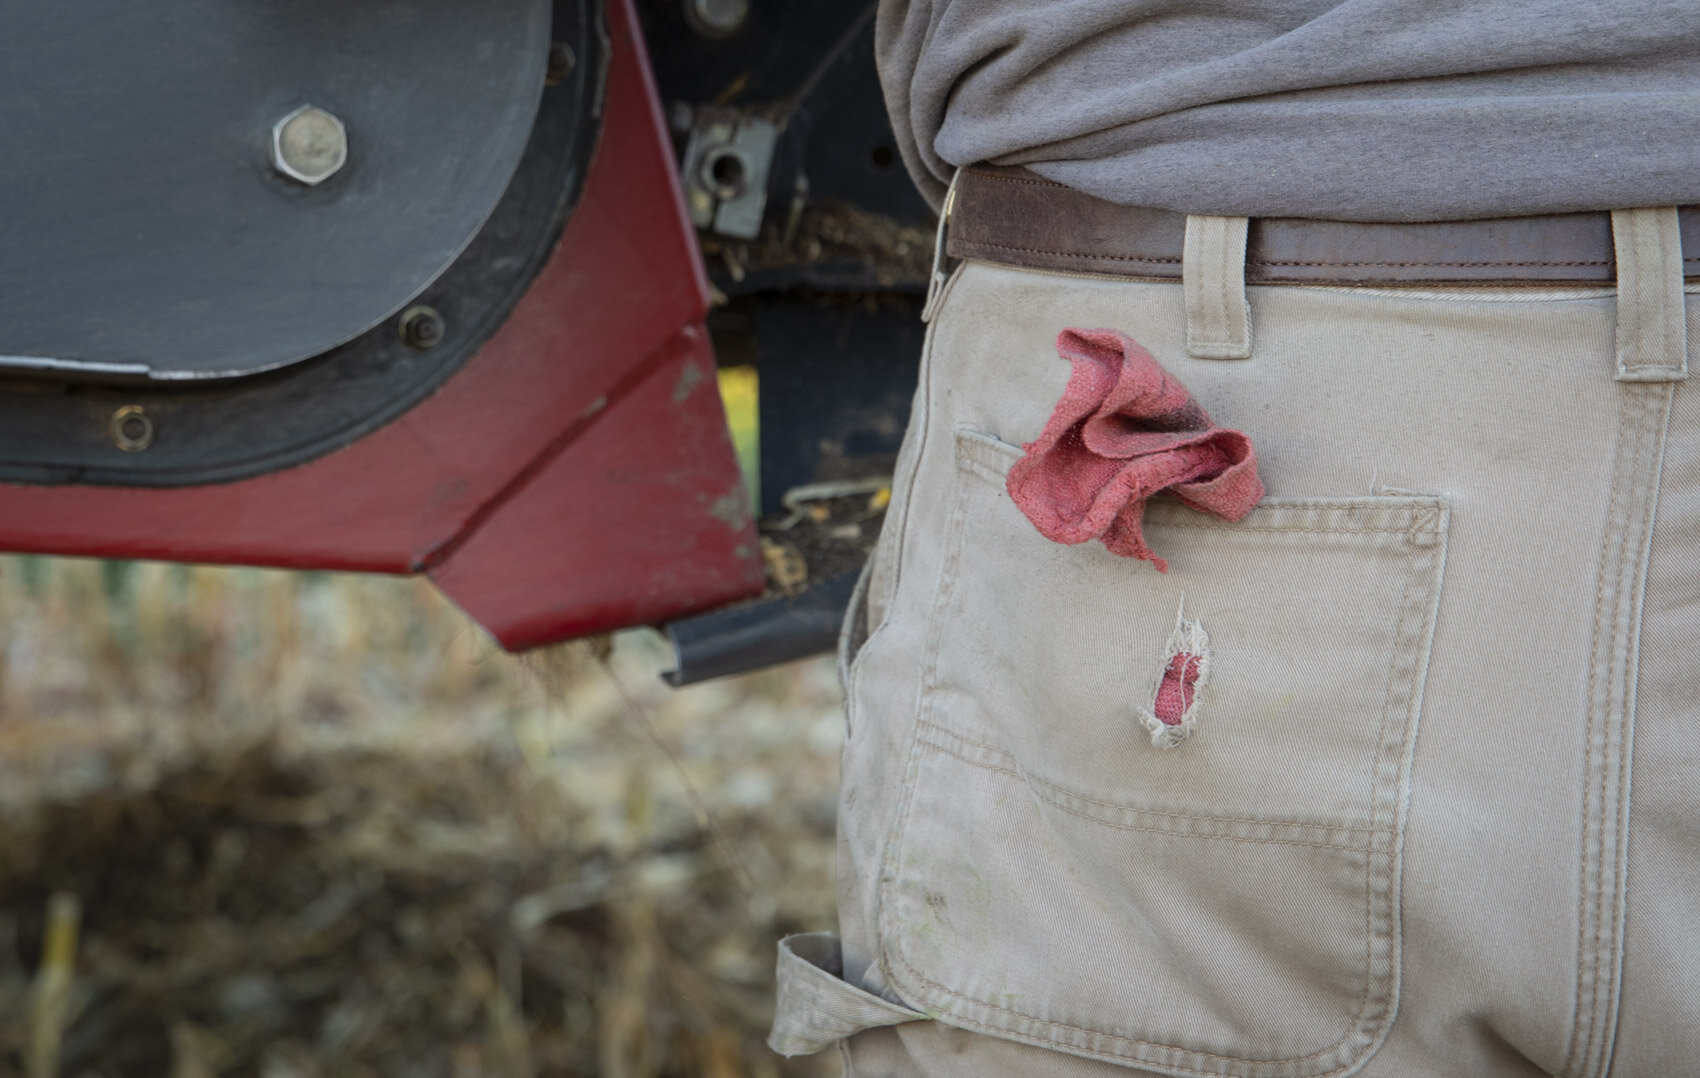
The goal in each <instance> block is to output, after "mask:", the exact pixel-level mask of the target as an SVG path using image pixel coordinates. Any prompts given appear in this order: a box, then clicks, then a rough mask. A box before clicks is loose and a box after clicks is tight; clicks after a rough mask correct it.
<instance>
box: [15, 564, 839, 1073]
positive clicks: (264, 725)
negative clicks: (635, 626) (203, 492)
mask: <svg viewBox="0 0 1700 1078" xmlns="http://www.w3.org/2000/svg"><path fill="white" fill-rule="evenodd" d="M668 665H669V662H668V656H667V655H666V648H665V646H664V644H663V643H662V641H661V640H660V638H659V637H658V636H656V635H655V634H653V633H648V632H634V633H629V634H622V635H621V636H619V637H616V638H615V639H614V640H613V641H611V646H610V647H609V648H607V649H603V651H602V652H599V650H598V649H597V648H593V647H590V646H585V645H575V646H571V647H565V648H559V649H553V650H550V651H548V652H546V653H542V654H533V655H531V656H527V657H525V658H523V659H516V658H514V657H512V656H508V655H505V654H503V653H501V652H499V651H497V650H496V649H494V648H493V647H492V646H491V645H489V644H488V643H487V642H486V641H485V640H484V638H483V637H482V636H481V635H480V634H479V633H478V631H477V630H476V629H474V628H472V627H470V626H469V625H468V624H467V623H466V622H465V620H464V619H463V618H462V617H461V616H460V615H459V614H458V613H457V612H456V611H455V610H453V609H452V608H451V607H450V606H449V605H448V604H447V603H446V602H445V601H443V600H442V599H441V598H439V597H438V596H437V595H436V594H435V593H434V592H433V591H432V590H431V589H430V588H429V587H428V586H427V585H424V584H422V583H419V582H416V581H409V580H393V579H382V578H369V577H348V576H334V575H325V574H287V573H270V572H260V571H253V570H213V569H201V568H182V567H170V566H161V565H150V564H136V565H130V564H116V563H99V562H83V561H69V560H51V559H40V558H0V1075H12V1074H17V1075H24V1076H27V1078H46V1076H47V1075H60V1074H62V1075H65V1076H67V1078H95V1076H100V1078H121V1076H122V1078H127V1076H131V1075H138V1076H149V1078H156V1076H169V1078H210V1076H214V1075H260V1076H262V1078H315V1076H327V1078H330V1076H345V1075H346V1076H366V1075H385V1076H387V1075H407V1076H425V1078H430V1076H439V1075H440V1076H444V1078H472V1076H483V1075H488V1076H500V1078H510V1076H517V1078H524V1076H534V1075H535V1076H542V1075H605V1076H609V1078H656V1076H675V1075H681V1076H682V1075H703V1076H708V1078H731V1076H741V1075H755V1076H781V1075H795V1076H815V1075H827V1074H835V1073H837V1065H836V1061H835V1060H834V1059H830V1058H827V1059H812V1060H799V1061H789V1062H788V1061H785V1060H781V1059H779V1058H778V1057H776V1056H773V1055H772V1054H771V1053H769V1052H768V1051H767V1049H766V1048H765V1047H764V1046H763V1044H762V1038H763V1037H764V1036H765V1033H766V1028H767V1024H768V1021H769V1019H770V1017H771V993H772V977H773V972H772V965H773V944H774V941H775V940H776V939H777V938H778V937H780V936H781V935H784V934H786V933H788V932H795V931H810V930H817V929H821V928H829V927H831V925H832V923H833V914H832V909H833V894H832V851H833V843H832V834H833V804H834V797H835V786H836V780H837V752H838V744H839V739H840V738H841V736H842V729H843V727H842V721H841V719H840V717H839V714H838V689H837V686H836V684H835V680H834V675H833V672H832V667H831V664H830V663H829V662H828V661H826V660H817V661H813V662H808V663H801V664H795V665H793V666H790V667H786V668H782V669H779V670H775V671H770V672H766V673H763V674H758V675H754V676H750V677H745V678H739V679H732V680H727V681H723V682H716V683H710V684H707V685H702V686H696V687H693V688H689V689H684V690H670V689H667V688H666V687H665V686H663V685H662V684H661V683H660V681H659V680H658V678H657V674H658V673H659V672H660V671H661V670H664V669H666V668H667V666H668Z"/></svg>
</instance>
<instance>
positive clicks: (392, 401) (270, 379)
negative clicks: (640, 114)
mask: <svg viewBox="0 0 1700 1078" xmlns="http://www.w3.org/2000/svg"><path fill="white" fill-rule="evenodd" d="M0 2H3V0H0ZM553 9H554V10H553V21H552V26H551V27H547V28H546V29H545V33H544V34H543V39H544V44H545V45H546V46H548V48H549V51H550V52H551V53H552V54H553V55H554V56H555V57H557V58H558V59H557V62H555V63H553V64H552V65H551V70H550V71H549V73H548V75H547V79H546V80H545V76H544V75H543V73H539V76H538V78H539V81H540V83H543V88H542V98H541V101H540V102H539V104H538V108H537V118H536V122H535V124H533V125H532V127H531V132H530V134H531V137H530V140H529V142H527V143H526V146H525V150H524V153H523V154H522V155H521V158H520V162H519V167H518V168H517V169H516V170H515V172H514V176H513V180H512V182H511V183H510V184H509V185H508V188H507V191H506V192H505V193H503V194H502V196H501V199H500V201H498V203H497V204H496V208H495V209H494V210H493V211H492V212H491V214H490V216H489V219H488V220H486V221H485V222H484V226H483V228H482V229H480V230H479V232H478V234H477V235H476V236H475V237H473V239H472V241H471V243H469V244H468V245H467V247H466V249H465V250H464V251H462V252H461V253H460V255H459V257H457V258H456V259H455V260H454V261H453V263H452V264H451V265H450V266H449V268H448V269H447V270H445V271H444V272H443V274H442V275H441V276H440V277H438V278H437V279H436V280H434V281H432V282H431V283H430V284H429V285H427V286H426V287H425V288H423V289H422V290H420V291H419V292H418V293H416V294H414V295H411V296H408V297H406V298H405V301H404V302H402V303H400V304H399V305H398V306H399V307H400V310H398V311H396V312H395V313H394V315H392V316H391V317H387V318H385V319H384V320H383V321H382V322H381V323H379V324H378V325H377V326H375V327H373V328H372V329H370V330H367V331H366V332H365V333H362V334H360V335H359V336H357V337H355V338H354V339H353V340H351V341H348V342H347V343H345V344H341V345H338V346H337V347H335V348H332V349H330V350H329V351H328V352H325V353H324V354H322V355H319V356H315V357H313V358H311V359H308V360H304V361H302V362H299V363H293V364H290V365H288V366H286V367H283V368H281V369H278V370H274V371H270V372H268V373H264V374H256V375H252V376H250V377H245V378H236V379H225V380H209V379H195V380H189V381H149V382H141V383H130V384H123V383H118V382H111V381H109V382H106V383H104V384H103V383H102V382H100V381H96V380H91V379H89V378H86V377H84V378H78V379H67V378H64V377H60V378H57V379H54V378H44V377H41V376H40V375H39V374H38V375H36V376H32V377H27V378H15V377H13V378H9V377H8V376H7V374H6V372H5V371H3V370H0V482H7V483H48V484H55V483H89V484H98V485H117V486H144V487H172V486H183V485H189V484H196V483H218V482H228V481H232V480H239V479H244V478H248V477H250V476H255V475H261V474H264V473H267V472H272V471H276V470H278V469H280V468H286V467H290V466H292V465H296V464H301V463H304V462H306V461H309V460H312V459H314V458H316V457H320V456H323V455H324V454H326V453H329V452H331V451H333V450H335V449H338V448H341V447H342V446H345V445H348V444H350V443H351V442H353V441H355V440H356V439H358V438H360V437H362V436H364V435H366V434H368V433H370V432H371V431H373V430H376V429H377V428H378V427H381V426H383V425H384V424H385V423H387V422H389V421H390V420H392V419H394V418H396V417H397V416H399V415H401V414H403V413H404V412H406V411H407V410H408V409H409V408H411V407H413V406H414V405H415V404H417V403H418V402H419V401H421V400H423V399H424V398H425V397H426V396H428V395H430V393H431V392H432V391H434V390H435V389H436V388H437V387H439V386H441V385H442V384H443V383H444V382H445V381H447V380H448V378H449V377H450V376H451V375H453V374H454V373H455V372H456V371H458V370H459V369H460V368H461V367H462V366H464V365H465V364H466V362H467V360H468V359H470V358H471V357H472V356H473V355H474V354H476V353H477V351H478V349H479V348H480V347H481V346H482V345H483V343H484V342H485V341H486V340H488V339H489V337H490V335H491V334H493V333H494V332H495V331H496V330H497V328H498V327H500V326H501V324H502V323H503V321H504V320H506V318H507V317H508V314H509V313H510V312H511V311H512V310H513V307H514V305H515V304H516V303H517V302H518V301H519V299H520V297H521V296H522V295H523V294H524V293H525V290H526V288H527V287H528V286H529V285H530V283H531V282H532V280H533V279H534V278H535V277H536V276H537V273H538V271H539V270H540V269H541V267H542V266H543V265H544V263H545V262H546V261H547V259H548V256H549V252H550V251H551V250H552V249H553V248H554V246H555V244H556V242H557V240H558V239H559V237H560V234H561V229H562V227H563V226H564V224H565V222H566V221H567V219H568V217H569V216H570V214H571V212H572V208H573V206H574V205H575V203H576V202H577V200H578V197H579V193H580V191H581V190H582V189H583V184H584V179H585V174H586V170H587V168H588V166H589V162H590V159H591V154H592V151H593V150H594V148H595V144H596V139H597V135H598V132H599V123H600V118H601V117H600V113H601V105H602V99H603V92H604V80H605V77H606V74H607V57H608V46H607V34H606V30H605V29H604V27H603V24H602V9H601V5H600V4H599V3H596V2H595V0H554V4H553ZM427 311H428V312H429V315H427V314H425V312H427ZM131 408H140V409H142V410H143V411H144V412H145V414H146V415H147V417H148V420H149V423H150V427H151V429H150V431H149V432H148V434H149V437H148V439H147V445H146V447H145V448H137V447H136V446H135V445H134V444H122V443H124V439H123V438H122V437H121V436H122V435H123V434H124V432H123V431H122V430H117V429H116V428H115V426H114V421H115V419H116V417H118V416H119V413H121V412H124V411H125V410H126V409H131Z"/></svg>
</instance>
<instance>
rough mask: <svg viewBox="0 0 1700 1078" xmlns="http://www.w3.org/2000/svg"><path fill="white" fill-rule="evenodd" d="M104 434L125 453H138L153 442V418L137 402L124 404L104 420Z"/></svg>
mask: <svg viewBox="0 0 1700 1078" xmlns="http://www.w3.org/2000/svg"><path fill="white" fill-rule="evenodd" d="M106 435H107V437H109V438H111V439H112V444H113V445H115V446H117V447H118V448H119V449H122V450H123V451H124V452H126V453H140V452H141V451H142V450H144V449H146V448H147V447H148V446H150V445H152V444H153V438H154V425H153V418H152V417H151V416H149V415H148V413H147V410H146V409H144V408H143V407H142V406H141V405H139V404H126V405H124V406H123V407H122V408H120V409H118V410H117V411H115V412H113V413H112V416H111V417H110V418H109V419H107V421H106Z"/></svg>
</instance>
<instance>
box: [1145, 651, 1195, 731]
mask: <svg viewBox="0 0 1700 1078" xmlns="http://www.w3.org/2000/svg"><path fill="white" fill-rule="evenodd" d="M1202 667H1203V659H1202V658H1201V657H1200V656H1197V655H1194V654H1192V653H1191V652H1186V651H1182V652H1179V653H1177V654H1175V655H1173V656H1171V657H1170V659H1169V665H1168V666H1166V667H1164V669H1163V680H1162V681H1161V682H1159V683H1158V685H1157V700H1156V703H1155V705H1154V706H1153V708H1152V711H1153V712H1154V713H1155V714H1156V716H1157V719H1158V721H1159V722H1161V723H1162V724H1163V725H1165V726H1179V725H1180V724H1181V721H1182V720H1183V719H1184V718H1185V717H1186V713H1187V711H1188V710H1190V709H1191V708H1192V701H1193V696H1194V694H1195V693H1196V692H1197V686H1198V675H1199V672H1200V670H1201V669H1202Z"/></svg>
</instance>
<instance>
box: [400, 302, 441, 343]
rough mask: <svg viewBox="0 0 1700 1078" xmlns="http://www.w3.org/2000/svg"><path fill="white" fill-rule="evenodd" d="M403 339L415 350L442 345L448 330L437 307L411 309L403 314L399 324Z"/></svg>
mask: <svg viewBox="0 0 1700 1078" xmlns="http://www.w3.org/2000/svg"><path fill="white" fill-rule="evenodd" d="M397 328H398V329H399V330H400V331H401V339H402V340H404V341H406V342H407V343H408V344H410V345H412V346H413V347H415V348H421V349H423V348H435V347H436V346H437V345H438V344H440V343H442V340H443V335H444V334H445V333H446V332H448V328H447V327H446V326H445V325H444V324H443V316H442V315H440V314H438V313H437V309H436V308H435V307H424V306H420V307H409V308H408V309H407V310H405V311H403V312H402V315H401V321H400V322H399V323H398V324H397Z"/></svg>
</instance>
